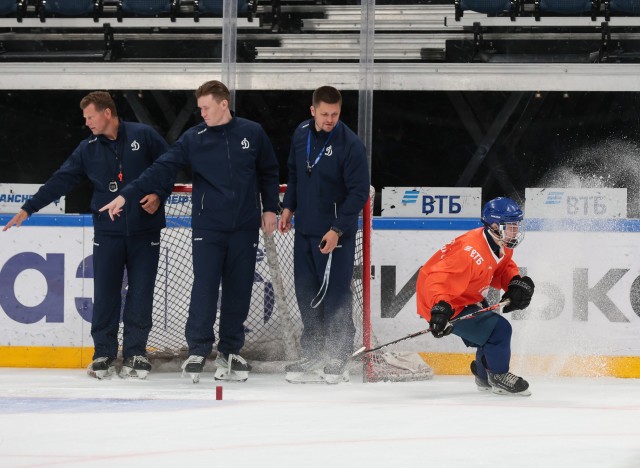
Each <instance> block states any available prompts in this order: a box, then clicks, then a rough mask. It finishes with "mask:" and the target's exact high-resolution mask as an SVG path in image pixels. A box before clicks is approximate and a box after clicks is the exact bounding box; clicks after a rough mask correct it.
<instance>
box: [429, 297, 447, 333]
mask: <svg viewBox="0 0 640 468" xmlns="http://www.w3.org/2000/svg"><path fill="white" fill-rule="evenodd" d="M451 317H453V309H452V308H451V306H450V305H449V304H447V303H446V302H445V301H440V302H438V303H437V304H436V305H434V306H433V307H432V308H431V320H430V321H429V330H431V334H432V335H433V336H435V337H436V338H442V337H443V336H447V335H448V334H449V333H451V331H452V330H453V326H452V325H451V324H450V323H449V319H450V318H451Z"/></svg>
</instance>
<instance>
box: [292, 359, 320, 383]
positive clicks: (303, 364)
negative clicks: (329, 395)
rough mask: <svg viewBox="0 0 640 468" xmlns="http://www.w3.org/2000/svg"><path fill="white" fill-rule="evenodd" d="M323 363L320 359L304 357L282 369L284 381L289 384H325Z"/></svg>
mask: <svg viewBox="0 0 640 468" xmlns="http://www.w3.org/2000/svg"><path fill="white" fill-rule="evenodd" d="M323 364H324V362H323V361H322V359H320V358H315V357H306V358H302V359H300V360H298V361H296V362H292V363H291V364H287V366H286V367H285V368H284V370H285V372H286V374H285V377H284V378H285V380H286V381H287V382H289V383H325V379H324V375H323V372H322V367H323Z"/></svg>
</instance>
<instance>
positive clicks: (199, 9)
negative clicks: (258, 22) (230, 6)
mask: <svg viewBox="0 0 640 468" xmlns="http://www.w3.org/2000/svg"><path fill="white" fill-rule="evenodd" d="M237 1H238V17H240V16H244V17H246V18H248V19H249V21H252V20H253V17H254V15H255V13H256V10H257V7H258V2H257V0H237ZM223 5H224V1H223V0H194V1H193V18H194V20H195V21H198V20H199V18H200V14H202V13H204V14H206V15H213V16H220V17H221V16H222V9H223Z"/></svg>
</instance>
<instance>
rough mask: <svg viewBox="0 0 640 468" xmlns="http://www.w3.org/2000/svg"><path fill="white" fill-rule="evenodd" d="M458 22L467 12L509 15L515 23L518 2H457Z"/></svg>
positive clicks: (514, 0)
mask: <svg viewBox="0 0 640 468" xmlns="http://www.w3.org/2000/svg"><path fill="white" fill-rule="evenodd" d="M454 5H455V9H456V21H460V18H461V17H462V16H463V15H464V12H465V11H474V12H476V13H486V14H487V15H493V16H495V15H502V14H505V13H508V14H509V16H511V21H515V19H516V14H517V13H518V7H519V1H518V0H455V1H454Z"/></svg>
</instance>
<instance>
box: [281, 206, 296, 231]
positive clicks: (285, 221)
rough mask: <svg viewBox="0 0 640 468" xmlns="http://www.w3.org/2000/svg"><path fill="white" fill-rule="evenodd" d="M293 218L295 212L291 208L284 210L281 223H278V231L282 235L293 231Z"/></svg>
mask: <svg viewBox="0 0 640 468" xmlns="http://www.w3.org/2000/svg"><path fill="white" fill-rule="evenodd" d="M291 218H293V212H292V211H291V210H290V209H289V208H285V209H284V210H282V214H281V215H280V221H279V222H278V231H279V232H280V234H286V233H287V232H289V231H291Z"/></svg>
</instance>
